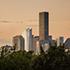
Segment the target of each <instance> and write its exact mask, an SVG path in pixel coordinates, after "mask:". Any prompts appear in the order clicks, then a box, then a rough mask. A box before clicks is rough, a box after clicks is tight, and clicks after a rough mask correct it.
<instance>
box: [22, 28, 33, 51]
mask: <svg viewBox="0 0 70 70" xmlns="http://www.w3.org/2000/svg"><path fill="white" fill-rule="evenodd" d="M23 36H24V38H25V51H27V52H28V51H32V50H33V49H32V48H33V41H32V28H26V30H25V32H24V35H23Z"/></svg>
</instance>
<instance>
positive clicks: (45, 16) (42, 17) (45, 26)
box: [39, 12, 49, 40]
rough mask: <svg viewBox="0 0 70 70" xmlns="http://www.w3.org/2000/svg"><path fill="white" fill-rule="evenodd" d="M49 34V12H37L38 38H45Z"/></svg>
mask: <svg viewBox="0 0 70 70" xmlns="http://www.w3.org/2000/svg"><path fill="white" fill-rule="evenodd" d="M48 35H49V13H48V12H40V13H39V36H40V40H46V39H47V37H48Z"/></svg>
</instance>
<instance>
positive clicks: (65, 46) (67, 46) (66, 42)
mask: <svg viewBox="0 0 70 70" xmlns="http://www.w3.org/2000/svg"><path fill="white" fill-rule="evenodd" d="M64 48H66V49H70V38H68V39H67V40H66V41H65V43H64Z"/></svg>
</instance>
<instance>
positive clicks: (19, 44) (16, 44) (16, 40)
mask: <svg viewBox="0 0 70 70" xmlns="http://www.w3.org/2000/svg"><path fill="white" fill-rule="evenodd" d="M13 48H15V50H16V51H19V50H24V38H23V37H22V36H21V35H18V36H14V37H13Z"/></svg>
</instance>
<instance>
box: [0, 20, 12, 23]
mask: <svg viewBox="0 0 70 70" xmlns="http://www.w3.org/2000/svg"><path fill="white" fill-rule="evenodd" d="M0 23H12V21H8V20H0Z"/></svg>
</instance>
